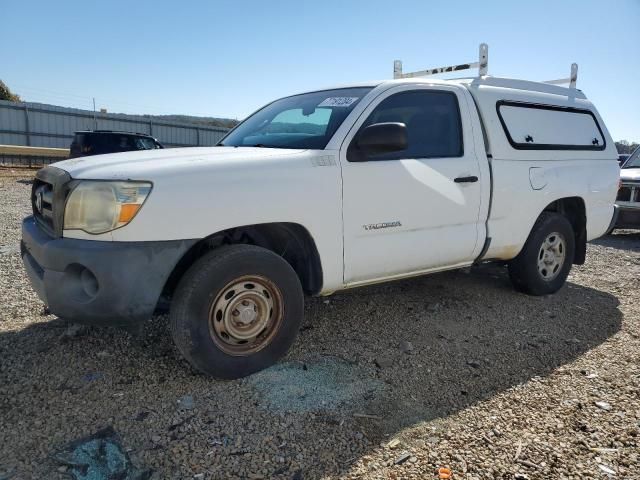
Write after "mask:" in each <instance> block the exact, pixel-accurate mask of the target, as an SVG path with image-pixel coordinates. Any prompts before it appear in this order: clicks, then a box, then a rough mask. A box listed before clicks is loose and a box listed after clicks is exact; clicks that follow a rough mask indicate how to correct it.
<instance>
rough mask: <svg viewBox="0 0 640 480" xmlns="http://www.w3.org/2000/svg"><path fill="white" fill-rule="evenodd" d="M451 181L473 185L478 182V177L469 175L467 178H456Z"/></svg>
mask: <svg viewBox="0 0 640 480" xmlns="http://www.w3.org/2000/svg"><path fill="white" fill-rule="evenodd" d="M453 181H454V182H456V183H473V182H477V181H478V177H476V176H475V175H471V176H468V177H458V178H454V179H453Z"/></svg>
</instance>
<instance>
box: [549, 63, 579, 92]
mask: <svg viewBox="0 0 640 480" xmlns="http://www.w3.org/2000/svg"><path fill="white" fill-rule="evenodd" d="M577 82H578V64H577V63H572V64H571V76H570V77H569V78H560V79H558V80H547V81H546V82H543V83H548V84H549V85H565V84H567V83H568V84H569V88H576V83H577Z"/></svg>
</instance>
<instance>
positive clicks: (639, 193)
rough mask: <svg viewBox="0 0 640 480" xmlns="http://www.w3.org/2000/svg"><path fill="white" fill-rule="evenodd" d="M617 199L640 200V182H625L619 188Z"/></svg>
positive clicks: (620, 200)
mask: <svg viewBox="0 0 640 480" xmlns="http://www.w3.org/2000/svg"><path fill="white" fill-rule="evenodd" d="M616 200H617V201H618V202H634V203H635V202H640V183H639V184H637V185H636V184H628V183H623V184H622V186H621V187H620V190H618V196H617V198H616Z"/></svg>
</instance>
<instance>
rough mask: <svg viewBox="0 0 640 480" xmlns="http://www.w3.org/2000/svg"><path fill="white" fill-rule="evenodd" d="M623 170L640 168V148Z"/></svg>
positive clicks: (624, 164)
mask: <svg viewBox="0 0 640 480" xmlns="http://www.w3.org/2000/svg"><path fill="white" fill-rule="evenodd" d="M622 168H640V147H638V148H636V149H635V151H634V152H633V153H632V154H631V156H630V157H629V158H627V161H626V162H624V163H623V164H622Z"/></svg>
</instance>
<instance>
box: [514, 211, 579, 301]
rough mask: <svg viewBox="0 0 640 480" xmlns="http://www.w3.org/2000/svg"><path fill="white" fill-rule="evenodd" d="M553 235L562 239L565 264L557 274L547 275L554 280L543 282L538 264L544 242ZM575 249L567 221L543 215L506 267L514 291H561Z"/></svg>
mask: <svg viewBox="0 0 640 480" xmlns="http://www.w3.org/2000/svg"><path fill="white" fill-rule="evenodd" d="M553 233H559V234H560V235H561V236H562V237H564V247H563V249H562V250H563V251H564V262H563V263H562V265H561V266H559V267H558V269H557V272H554V273H549V275H555V276H553V278H549V279H545V277H544V274H543V273H541V272H540V271H539V268H538V260H539V258H540V257H541V256H542V255H541V249H542V246H543V242H544V241H545V240H546V239H547V238H548V237H549V236H550V235H551V234H553ZM575 245H576V241H575V233H574V231H573V227H572V226H571V223H570V222H569V220H567V218H566V217H565V216H563V215H561V214H559V213H554V212H542V214H541V215H540V217H538V220H537V221H536V223H535V225H534V226H533V229H532V230H531V233H530V234H529V238H527V241H526V243H525V244H524V247H523V249H522V251H521V252H520V253H519V254H518V256H517V257H516V258H514V259H513V260H511V261H510V262H509V264H508V265H509V278H510V279H511V282H512V283H513V285H514V287H515V288H516V289H517V290H519V291H521V292H525V293H528V294H530V295H548V294H551V293H555V292H557V291H558V290H560V288H561V287H562V286H563V285H564V283H565V281H566V280H567V276H568V275H569V271H570V270H571V266H572V265H573V260H574V255H575ZM545 273H547V272H545Z"/></svg>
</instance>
